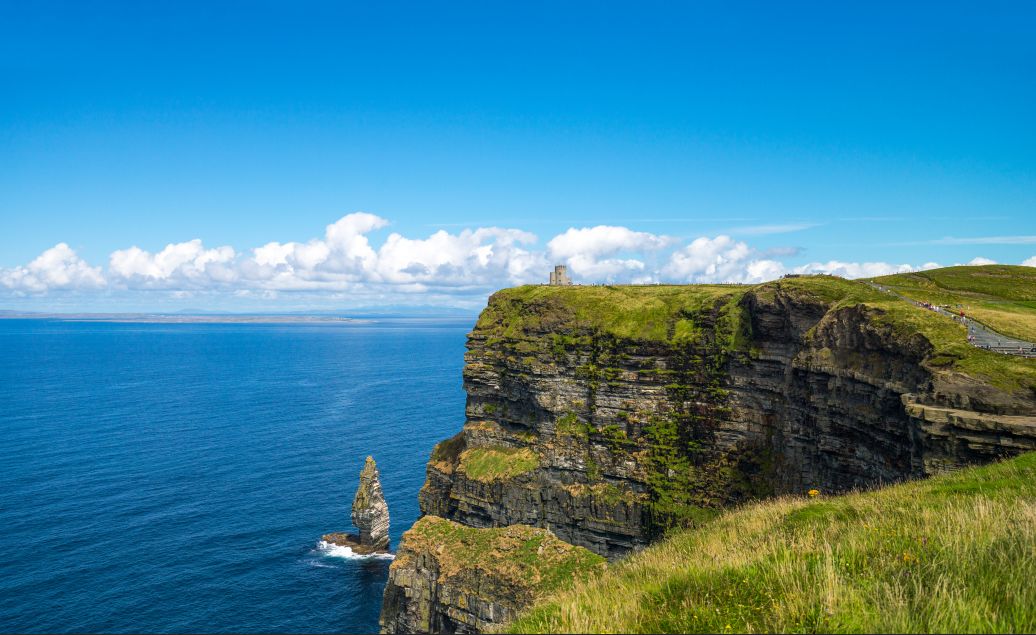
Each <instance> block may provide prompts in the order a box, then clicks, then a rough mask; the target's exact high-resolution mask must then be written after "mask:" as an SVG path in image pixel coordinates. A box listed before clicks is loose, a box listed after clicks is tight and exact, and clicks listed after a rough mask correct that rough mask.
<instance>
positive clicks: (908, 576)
mask: <svg viewBox="0 0 1036 635" xmlns="http://www.w3.org/2000/svg"><path fill="white" fill-rule="evenodd" d="M1034 580H1036V453H1030V454H1027V455H1023V456H1020V457H1018V458H1015V459H1013V460H1010V461H1005V462H1003V463H997V464H992V465H988V466H985V467H980V468H971V469H967V470H962V471H960V472H957V473H954V474H951V475H945V476H940V477H936V478H932V479H929V480H926V481H916V482H911V483H905V484H901V485H896V486H892V487H888V488H885V489H882V490H877V491H871V492H865V493H857V494H850V495H845V496H838V497H830V498H827V497H824V496H823V495H821V496H820V497H819V498H818V499H809V498H807V497H805V496H803V497H796V498H783V499H776V500H771V501H768V502H763V503H757V504H752V505H749V506H746V507H743V508H740V509H735V510H730V511H727V512H725V513H723V514H722V515H721V516H719V517H718V518H717V519H715V520H713V521H711V522H708V523H706V524H705V525H704V526H702V527H699V528H697V529H691V530H685V531H682V532H678V533H675V534H672V535H671V536H670V537H669V538H667V539H665V540H663V541H662V542H660V543H657V544H655V545H653V546H652V547H649V548H648V549H646V550H645V551H643V552H641V553H638V554H635V555H633V556H631V557H629V558H628V559H627V560H625V561H623V562H620V563H618V564H616V565H613V566H611V567H610V568H609V569H608V570H607V571H606V572H605V573H604V574H603V575H600V576H598V577H596V578H593V579H589V580H584V581H582V582H579V583H577V584H576V585H575V586H574V587H571V588H569V589H567V590H563V591H559V592H557V593H555V594H553V595H551V596H549V597H547V598H545V599H543V600H542V601H541V602H539V603H537V604H536V605H535V606H534V607H533V608H532V609H531V610H529V611H527V612H526V613H525V614H524V615H523V616H522V617H520V618H519V619H518V620H517V621H516V622H514V623H512V624H510V625H509V626H508V627H507V628H508V629H509V631H510V632H521V633H526V632H528V633H537V632H582V633H601V632H630V633H652V632H654V633H665V632H689V633H696V632H714V633H722V632H854V633H855V632H859V633H866V632H872V633H873V632H879V633H880V632H1033V631H1034V630H1036V584H1033V581H1034Z"/></svg>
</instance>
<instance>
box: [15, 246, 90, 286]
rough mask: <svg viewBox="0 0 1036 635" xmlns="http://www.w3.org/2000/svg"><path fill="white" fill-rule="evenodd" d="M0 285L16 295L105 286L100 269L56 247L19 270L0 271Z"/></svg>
mask: <svg viewBox="0 0 1036 635" xmlns="http://www.w3.org/2000/svg"><path fill="white" fill-rule="evenodd" d="M0 285H3V286H4V287H7V288H8V289H11V290H13V291H16V292H28V293H40V292H44V291H48V290H50V289H98V288H101V287H103V286H104V285H105V279H104V275H103V274H102V273H101V268H100V267H91V266H90V265H89V264H87V263H86V262H85V261H84V260H83V259H82V258H80V257H79V256H78V255H77V254H76V252H75V250H73V249H72V248H71V247H69V246H68V245H67V244H65V243H58V244H56V245H54V246H53V247H51V248H50V249H48V250H46V251H44V252H43V253H42V254H40V255H39V256H37V257H36V258H35V259H34V260H33V261H32V262H30V263H29V264H27V265H25V266H23V267H14V268H13V269H4V270H0Z"/></svg>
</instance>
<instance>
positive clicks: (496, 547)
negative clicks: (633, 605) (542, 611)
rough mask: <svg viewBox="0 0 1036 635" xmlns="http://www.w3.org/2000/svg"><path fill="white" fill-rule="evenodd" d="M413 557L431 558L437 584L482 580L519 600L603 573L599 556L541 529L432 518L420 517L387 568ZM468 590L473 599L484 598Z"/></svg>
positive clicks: (475, 591)
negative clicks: (485, 526)
mask: <svg viewBox="0 0 1036 635" xmlns="http://www.w3.org/2000/svg"><path fill="white" fill-rule="evenodd" d="M416 554H435V558H436V559H437V560H438V564H439V573H440V580H439V582H443V581H450V579H451V578H452V579H453V580H454V581H456V580H461V581H463V580H464V579H467V580H469V581H471V582H473V583H475V584H476V585H478V584H479V581H480V580H482V579H483V578H484V577H485V576H487V575H488V576H490V577H492V579H493V581H494V584H496V585H502V586H505V587H506V588H508V589H510V591H511V593H513V594H516V595H520V596H525V597H523V598H521V599H525V600H528V599H529V598H530V597H532V596H534V595H539V594H541V593H545V592H548V591H551V590H554V589H559V588H564V587H566V586H570V585H571V584H572V583H573V582H574V581H575V580H579V579H585V578H587V577H589V576H590V575H591V574H592V573H597V572H600V571H601V570H602V569H603V567H604V558H602V557H601V556H598V555H597V554H595V553H593V552H591V551H589V550H587V549H584V548H583V547H575V546H573V545H570V544H568V543H567V542H564V541H562V540H559V539H558V538H557V537H555V536H554V534H552V533H550V532H549V531H547V530H546V529H538V528H534V527H529V526H528V525H511V526H509V527H500V528H495V529H477V528H474V527H467V526H465V525H461V524H459V523H456V522H453V521H451V520H446V519H443V518H439V517H437V516H424V517H423V518H421V519H420V520H418V521H417V522H416V523H415V524H414V526H413V527H411V528H410V530H409V531H407V532H406V533H405V534H404V535H403V544H402V545H401V547H400V550H399V555H398V556H397V559H396V561H395V562H393V564H392V566H393V567H394V568H398V567H406V566H409V565H410V564H411V563H409V562H408V559H409V558H412V557H414V556H415V555H416ZM468 590H469V591H470V592H472V593H474V594H476V595H481V594H484V593H485V592H486V590H485V589H483V588H472V589H468Z"/></svg>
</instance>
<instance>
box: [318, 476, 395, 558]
mask: <svg viewBox="0 0 1036 635" xmlns="http://www.w3.org/2000/svg"><path fill="white" fill-rule="evenodd" d="M352 520H353V525H355V526H356V528H357V529H359V530H360V533H359V535H356V534H345V533H331V534H325V535H324V536H323V540H324V541H325V542H329V543H332V544H336V545H340V546H343V547H349V548H350V549H352V550H353V552H355V553H358V554H374V553H384V552H387V551H388V548H389V511H388V504H387V503H386V502H385V495H384V494H383V493H382V491H381V479H380V478H379V476H378V466H377V465H376V464H375V463H374V458H373V457H369V456H368V457H367V462H366V463H365V464H364V466H363V470H362V471H360V486H359V487H358V488H357V489H356V496H355V497H354V498H353V508H352Z"/></svg>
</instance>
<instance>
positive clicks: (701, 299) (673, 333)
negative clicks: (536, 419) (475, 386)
mask: <svg viewBox="0 0 1036 635" xmlns="http://www.w3.org/2000/svg"><path fill="white" fill-rule="evenodd" d="M750 288H751V287H747V286H738V285H651V286H614V285H609V286H599V287H590V286H572V287H551V286H544V285H527V286H524V287H515V288H512V289H504V290H502V291H498V292H497V293H495V294H493V297H492V299H491V300H490V303H489V305H488V306H487V307H486V310H484V311H483V312H482V314H481V316H479V320H478V324H477V326H476V329H477V330H479V331H482V332H485V333H489V334H491V335H495V336H499V337H517V336H521V335H523V334H524V333H525V332H529V331H542V330H546V331H550V330H553V327H556V326H559V325H562V326H564V327H566V328H567V329H571V328H573V327H575V328H579V327H587V328H592V329H595V330H597V331H599V332H602V333H606V334H608V335H611V336H614V337H617V338H621V339H634V340H649V341H650V340H654V341H670V340H673V339H674V338H675V339H681V338H694V337H696V336H697V334H698V333H699V332H700V330H701V328H702V326H701V323H700V321H698V320H696V319H695V318H696V317H697V316H702V315H705V314H711V313H713V312H714V311H715V310H716V308H717V307H720V308H721V309H722V308H723V307H728V308H727V310H728V311H729V310H732V307H733V306H734V303H736V301H737V300H738V299H740V298H741V296H742V295H743V294H744V292H745V291H746V290H748V289H750ZM565 344H566V342H565V340H564V338H563V337H559V338H558V339H557V341H556V342H555V348H557V349H558V350H559V352H560V351H563V350H564V347H565Z"/></svg>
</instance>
